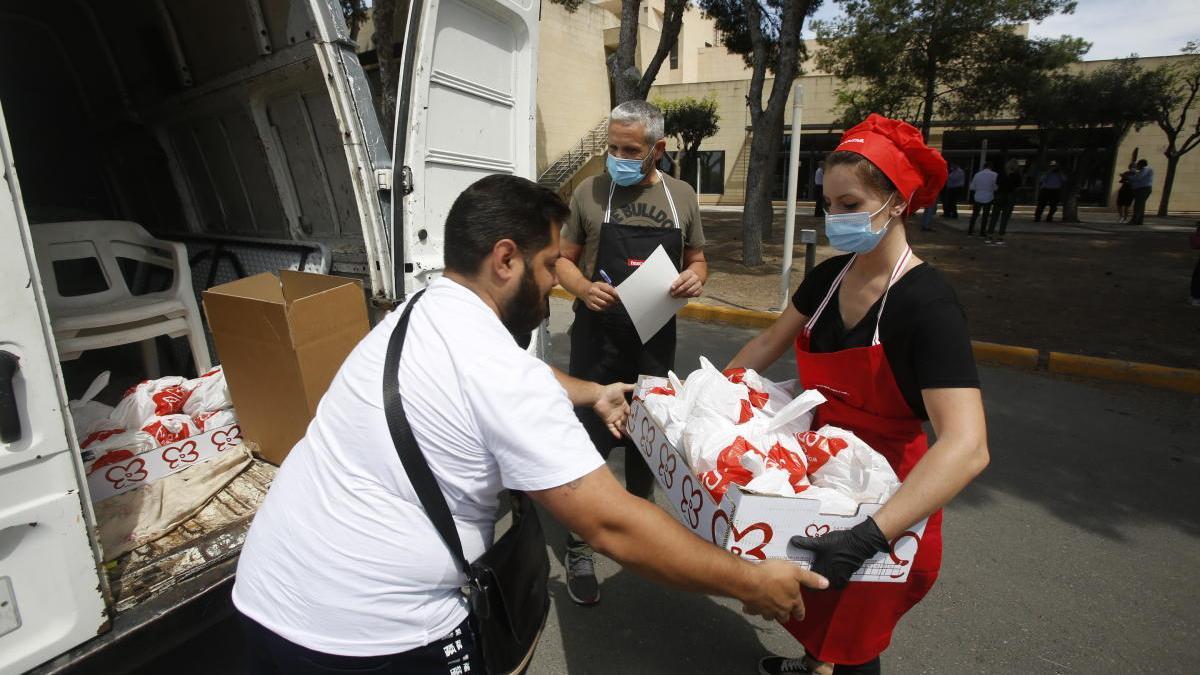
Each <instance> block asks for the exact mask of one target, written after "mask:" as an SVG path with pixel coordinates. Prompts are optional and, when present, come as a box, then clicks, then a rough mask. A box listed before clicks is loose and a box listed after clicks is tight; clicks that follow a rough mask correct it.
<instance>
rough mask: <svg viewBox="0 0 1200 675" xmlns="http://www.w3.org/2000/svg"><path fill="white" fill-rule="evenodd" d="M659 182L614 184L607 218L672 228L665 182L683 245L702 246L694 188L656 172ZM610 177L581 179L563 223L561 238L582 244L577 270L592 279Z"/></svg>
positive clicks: (610, 181)
mask: <svg viewBox="0 0 1200 675" xmlns="http://www.w3.org/2000/svg"><path fill="white" fill-rule="evenodd" d="M658 175H659V178H660V181H659V182H658V183H654V184H651V185H634V186H631V187H622V186H620V185H618V186H617V189H616V191H614V192H613V196H612V213H611V215H610V216H609V220H611V221H612V222H614V223H620V224H622V225H635V226H640V227H675V225H676V223H675V218H674V217H673V216H672V215H671V204H670V202H668V201H667V194H666V190H664V189H663V186H664V185H665V186H666V188H667V189H668V190H670V191H671V198H672V199H673V200H674V201H675V210H676V211H677V212H678V213H679V221H680V222H679V227H680V228H681V229H682V230H683V245H684V246H685V247H688V248H700V247H702V246H704V228H703V227H701V225H700V204H699V202H698V201H697V200H696V191H695V190H693V189H692V186H690V185H688V184H687V183H685V182H683V181H681V180H677V179H675V178H673V177H671V176H668V175H666V174H665V173H661V172H660V173H659V174H658ZM611 187H612V179H611V178H609V176H608V174H606V173H603V174H600V175H599V176H593V177H591V178H588V179H587V180H585V181H583V183H581V184H580V185H579V187H578V188H575V193H574V194H572V195H571V215H570V216H569V217H568V218H567V222H566V223H565V224H563V228H562V238H563V239H566V240H567V241H570V242H572V243H575V244H579V245H581V246H583V255H581V256H580V257H579V271H580V272H582V273H583V276H584V277H585V278H588V279H591V278H592V270H593V269H595V267H596V253H597V250H598V249H599V247H600V223H601V221H603V220H604V209H605V207H606V206H607V204H608V191H609V188H611Z"/></svg>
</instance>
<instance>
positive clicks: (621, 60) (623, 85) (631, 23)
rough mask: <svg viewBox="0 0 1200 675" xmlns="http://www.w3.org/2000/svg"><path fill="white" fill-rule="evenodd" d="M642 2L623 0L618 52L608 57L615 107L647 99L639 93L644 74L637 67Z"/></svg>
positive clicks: (639, 0)
mask: <svg viewBox="0 0 1200 675" xmlns="http://www.w3.org/2000/svg"><path fill="white" fill-rule="evenodd" d="M641 7H642V0H622V2H621V33H620V38H619V39H618V42H617V50H616V51H615V52H613V53H612V56H610V57H608V76H609V78H610V79H611V80H612V84H613V96H614V99H615V100H614V101H613V104H614V106H617V105H621V104H622V103H624V102H626V101H633V100H636V99H639V98H645V97H644V96H642V95H640V94H639V92H638V84H639V83H640V82H641V79H642V73H641V72H640V71H638V67H637V44H638V14H639V13H640V12H641Z"/></svg>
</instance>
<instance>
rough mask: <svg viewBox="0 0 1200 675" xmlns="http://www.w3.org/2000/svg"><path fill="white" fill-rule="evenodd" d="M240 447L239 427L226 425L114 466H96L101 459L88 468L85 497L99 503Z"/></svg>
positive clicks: (106, 464) (130, 458) (141, 454)
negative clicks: (88, 495) (86, 495)
mask: <svg viewBox="0 0 1200 675" xmlns="http://www.w3.org/2000/svg"><path fill="white" fill-rule="evenodd" d="M241 443H242V430H241V427H240V426H238V425H237V424H230V425H226V426H223V427H219V428H216V429H212V430H210V431H207V432H205V433H203V434H197V435H195V436H192V437H191V438H187V439H185V440H182V441H179V442H178V443H168V444H167V445H160V446H158V447H157V448H154V449H153V450H146V451H144V452H139V453H138V454H136V455H134V456H133V457H127V458H126V459H123V460H120V461H117V462H107V463H104V464H100V465H97V463H96V462H99V461H100V460H103V459H104V457H105V456H104V455H101V456H100V457H98V458H97V459H96V462H92V463H91V464H90V465H88V477H87V482H88V493H89V494H90V495H91V497H92V501H93V502H99V501H102V500H104V499H107V498H109V497H112V496H113V495H119V494H121V493H122V492H128V491H130V490H132V489H134V488H139V487H142V486H144V485H149V484H151V483H153V482H154V481H156V480H158V479H160V478H165V477H166V476H170V475H171V474H173V473H179V472H180V471H183V470H184V469H186V468H188V467H190V466H192V465H194V464H198V463H199V462H203V461H204V460H206V459H209V458H212V457H216V456H217V455H219V454H221V453H222V452H224V451H226V450H228V449H230V448H233V447H237V446H238V445H241Z"/></svg>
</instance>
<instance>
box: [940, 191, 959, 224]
mask: <svg viewBox="0 0 1200 675" xmlns="http://www.w3.org/2000/svg"><path fill="white" fill-rule="evenodd" d="M962 191H963V189H962V188H960V187H948V188H946V197H945V201H943V202H942V216H943V217H945V218H957V217H958V200H960V199H962Z"/></svg>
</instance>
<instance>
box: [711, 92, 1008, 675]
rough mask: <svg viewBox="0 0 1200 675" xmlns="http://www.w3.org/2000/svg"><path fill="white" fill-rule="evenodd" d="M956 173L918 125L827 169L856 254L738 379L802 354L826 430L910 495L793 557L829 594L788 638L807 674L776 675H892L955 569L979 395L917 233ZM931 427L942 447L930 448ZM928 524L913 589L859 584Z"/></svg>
mask: <svg viewBox="0 0 1200 675" xmlns="http://www.w3.org/2000/svg"><path fill="white" fill-rule="evenodd" d="M945 180H946V162H945V160H944V159H942V157H941V155H940V154H939V153H938V152H937V151H936V150H933V149H931V148H929V147H928V146H926V145H925V143H924V140H923V139H922V137H921V134H920V132H919V131H917V130H916V129H915V128H913V127H912V126H911V125H908V124H906V123H904V122H900V121H897V120H890V119H887V118H885V117H882V116H879V115H871V116H870V117H868V118H867V120H866V121H865V122H863V123H862V124H860V125H858V126H856V127H854V128H853V129H850V130H849V131H847V132H846V133H845V135H843V136H842V140H841V143H840V144H839V145H838V147H837V149H836V150H835V151H834V152H833V153H832V154H831V155H829V156H828V157H826V159H825V185H824V197H825V201H826V211H827V215H826V236H828V237H829V239H830V243H831V244H832V245H833V246H834V247H835V248H838V249H840V250H843V251H847V252H849V253H850V254H851V255H847V256H838V257H835V258H831V259H830V260H827V261H825V262H824V263H822V264H821V265H818V266H817V268H816V269H814V270H813V271H812V272H811V273H809V274H808V275H807V276H806V278H805V280H804V283H803V284H801V287H800V289H799V290H798V291H797V292H796V296H795V297H794V298H793V304H792V306H789V307H788V308H787V309H786V311H785V312H784V313H783V315H782V316H781V317H780V318H779V319H778V320H777V321H776V322H775V323H774V324H773V325H772V326H771V327H770V328H768V329H767V330H766V331H764V332H763V333H762V334H761V335H759V336H758V337H756V338H755V339H754V340H752V341H750V343H748V344H747V345H746V346H745V347H743V348H742V350H741V351H740V352H739V353H738V355H737V356H735V357H734V359H733V361H731V362H730V364H729V365H730V367H748V368H754V369H756V370H760V371H761V370H763V369H765V368H766V367H768V366H769V365H770V364H771V363H772V362H774V361H775V360H776V359H777V358H779V357H780V356H781V355H782V354H783V353H784V351H786V350H787V348H788V347H792V346H794V348H795V351H796V365H797V367H798V369H799V374H800V380H801V383H802V384H803V385H804V388H805V389H818V390H820V391H821V392H822V393H823V394H824V395H825V396H826V398H827V399H828V400H827V402H826V403H824V404H823V405H821V406H820V407H818V409H817V413H816V420H815V421H814V425H813V428H814V429H815V428H819V427H820V426H823V425H826V424H832V425H834V426H838V427H842V428H845V429H849V430H850V431H853V432H854V433H855V434H857V435H858V436H859V437H860V438H862V439H863V441H865V442H866V443H867V444H869V445H870V446H871V447H872V448H874V449H875V450H877V451H878V452H879V453H881V454H882V455H883V456H884V457H886V458H887V460H888V462H889V463H890V464H891V466H892V468H893V469H894V470H895V471H896V475H897V476H899V478H900V479H901V481H903V484H902V486H901V488H900V490H899V491H898V492H897V493H896V494H895V495H894V496H893V497H892V498H891V499H890V500H889V501H888V502H887V503H886V504H885V505H884V506H883V507H882V508H881V509H880V510H879V511H878V512H877V513H876V514H875V515H874V517H873V518H868V519H867V520H866V521H864V522H863V523H861V524H859V525H857V526H855V527H854V528H852V529H850V530H845V531H842V532H833V533H830V534H827V535H824V536H821V537H816V538H808V537H794V538H793V540H792V543H793V544H795V545H797V546H801V547H803V548H808V549H810V550H812V551H813V552H814V553H816V560H815V562H814V564H813V569H814V571H817V572H819V573H821V574H822V575H824V576H825V577H826V578H828V579H829V581H830V584H831V588H830V590H825V591H807V590H805V591H804V604H805V618H804V620H802V621H794V620H793V621H791V622H789V623H787V624H785V627H786V628H787V629H788V631H789V632H790V633H791V634H792V635H793V636H795V637H796V639H797V640H799V641H800V643H801V644H803V645H804V648H805V652H806V656H805V658H804V659H789V658H784V657H780V656H769V657H766V658H764V659H762V661H760V663H759V672H760V673H762V674H763V675H774V674H775V673H806V672H812V673H822V672H833V673H837V674H838V675H844V674H848V673H879V672H880V664H879V655H880V653H882V652H883V650H884V649H886V648H887V646H888V644H889V643H890V642H891V636H892V630H893V629H894V628H895V626H896V623H897V622H898V621H899V620H900V617H901V616H903V615H904V613H905V612H907V611H908V610H909V609H911V608H912V607H913V606H914V605H915V604H916V603H917V602H919V601H920V600H921V598H922V597H924V596H925V594H926V593H927V592H928V591H929V589H930V588H931V587H932V586H933V582H934V580H935V579H936V578H937V574H938V569H939V567H940V565H941V557H942V541H941V525H942V512H941V508H942V506H943V505H945V504H946V503H947V502H949V501H950V500H951V499H952V498H953V497H954V496H955V495H956V494H957V493H958V492H959V491H960V490H962V488H963V487H965V486H966V485H967V484H968V483H969V482H970V481H971V480H972V479H973V478H974V477H975V476H976V475H978V474H979V472H980V471H982V470H983V468H984V467H985V466H986V465H987V462H988V452H987V442H986V430H985V426H984V417H983V404H982V400H981V397H980V392H979V380H978V375H977V374H976V371H975V363H974V360H973V357H972V356H971V346H970V339H969V337H968V335H967V332H966V322H965V319H964V317H963V314H962V310H961V307H960V306H959V305H958V302H957V299H956V297H955V296H954V292H953V290H952V289H951V288H950V287H949V285H948V284H946V282H945V280H944V279H943V278H942V277H941V275H940V274H939V273H938V272H937V271H936V270H934V269H933V268H932V267H930V266H929V265H926V264H924V263H922V262H921V261H920V260H919V259H918V258H917V257H916V256H915V255H913V252H912V249H911V248H909V245H908V241H907V238H906V236H905V225H904V221H905V218H906V217H907V216H908V215H909V214H911V213H913V212H915V211H917V210H919V209H921V208H923V207H925V206H929V205H931V204H933V202H934V199H935V198H936V196H937V194H938V192H939V191H940V190H941V188H942V185H943V184H944V183H945ZM926 420H928V421H930V422H931V423H932V425H933V428H934V431H935V432H936V434H937V439H938V440H937V443H935V444H934V445H933V446H930V445H929V444H928V439H927V438H926V436H925V432H924V429H923V427H922V424H923V423H924V422H925V421H926ZM925 517H928V518H929V521H928V524H927V525H926V527H925V532H924V536H923V537H922V539H921V542H920V546H919V548H918V553H917V555H916V559H915V560H913V561H912V566H913V567H912V571H911V572H910V574H909V577H908V580H907V581H906V582H905V583H868V582H855V583H852V584H847V580H848V578H849V577H850V575H851V574H853V573H854V572H855V571H856V570H857V569H858V568H859V567H860V566H861V565H862V563H863V561H865V560H866V559H867V558H870V557H871V556H873V555H875V554H876V553H877V552H880V551H884V550H888V549H889V542H890V541H892V540H893V539H895V538H897V537H899V536H900V535H901V534H903V533H904V532H906V531H907V530H908V529H909V528H910V527H912V526H913V525H914V524H915V523H917V522H919V521H920V520H921V519H922V518H925Z"/></svg>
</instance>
